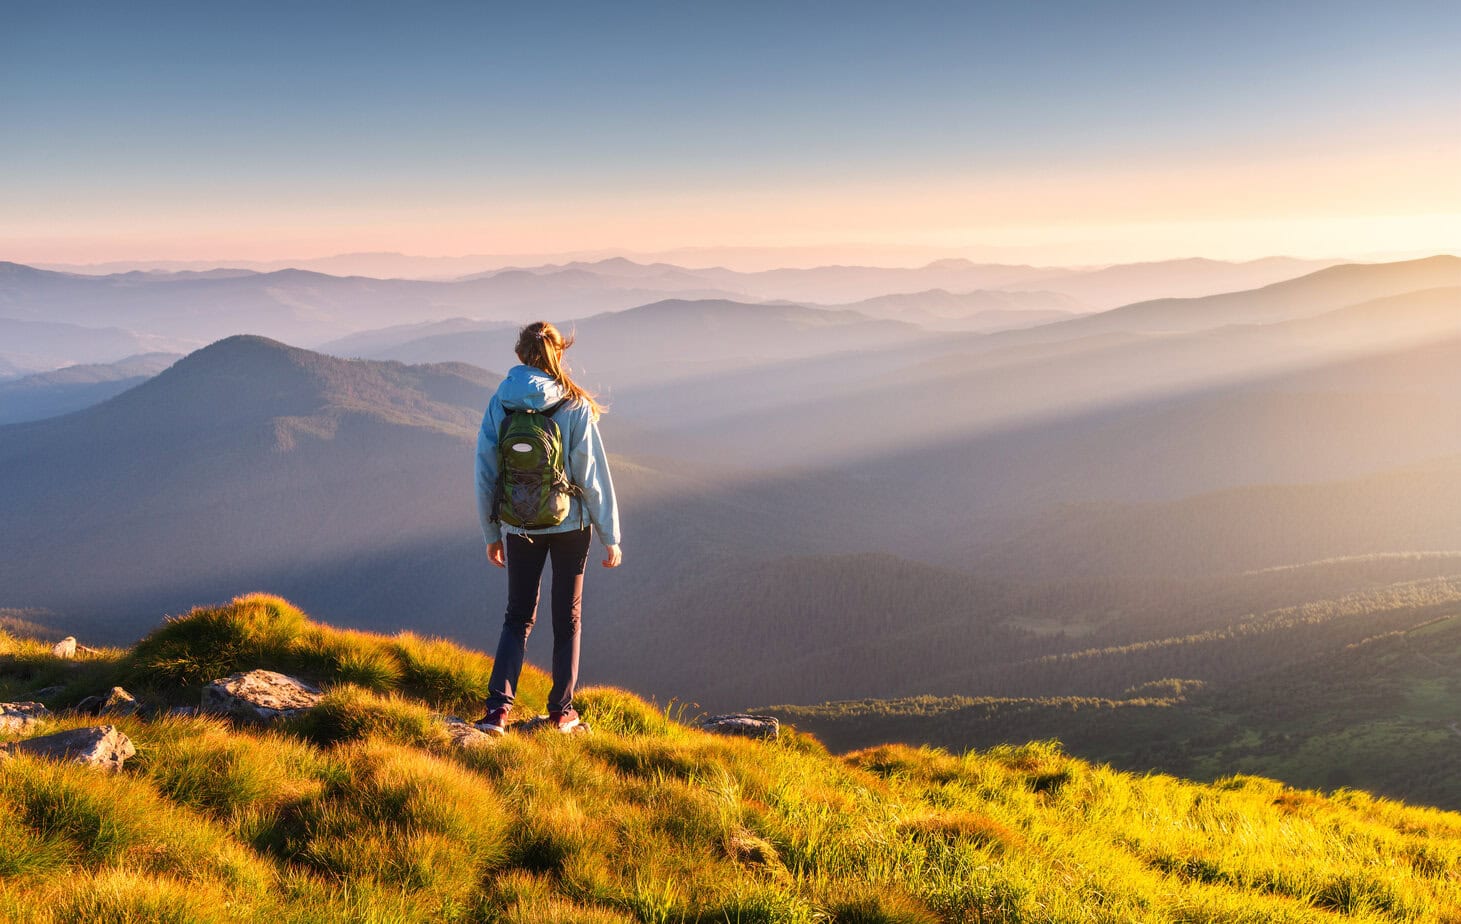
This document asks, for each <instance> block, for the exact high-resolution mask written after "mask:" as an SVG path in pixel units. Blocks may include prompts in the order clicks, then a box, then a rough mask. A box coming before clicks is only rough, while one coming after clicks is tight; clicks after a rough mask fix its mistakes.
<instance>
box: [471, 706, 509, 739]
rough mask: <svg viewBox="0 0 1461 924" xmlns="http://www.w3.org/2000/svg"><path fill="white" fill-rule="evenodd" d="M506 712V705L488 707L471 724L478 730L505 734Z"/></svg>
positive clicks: (490, 733)
mask: <svg viewBox="0 0 1461 924" xmlns="http://www.w3.org/2000/svg"><path fill="white" fill-rule="evenodd" d="M507 713H508V708H507V707H506V706H499V707H497V708H496V709H488V710H487V714H486V715H484V716H482V718H480V719H478V720H477V721H475V722H473V723H472V724H473V725H474V726H476V727H477V729H478V730H479V731H484V732H486V733H487V734H489V735H505V734H507Z"/></svg>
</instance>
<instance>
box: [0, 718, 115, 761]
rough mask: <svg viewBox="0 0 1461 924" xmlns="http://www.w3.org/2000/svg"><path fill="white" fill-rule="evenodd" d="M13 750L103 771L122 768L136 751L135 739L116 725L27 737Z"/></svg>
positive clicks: (13, 747)
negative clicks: (123, 732) (133, 743)
mask: <svg viewBox="0 0 1461 924" xmlns="http://www.w3.org/2000/svg"><path fill="white" fill-rule="evenodd" d="M10 749H11V750H12V751H13V752H14V753H17V754H31V755H34V756H36V757H44V758H48V759H50V760H69V761H73V762H75V763H78V764H86V765H87V766H90V767H97V768H98V769H101V770H120V769H121V768H122V764H123V763H125V762H126V760H127V758H129V757H131V756H132V755H133V754H136V753H137V749H136V748H135V747H133V746H132V740H131V739H130V738H128V737H127V736H126V735H124V734H122V732H121V731H119V730H118V729H117V728H116V726H113V725H99V726H97V727H95V728H73V729H71V730H70V731H63V732H56V733H55V734H53V735H41V736H40V737H38V738H27V739H26V740H24V741H17V742H16V743H15V744H12V745H11V746H10Z"/></svg>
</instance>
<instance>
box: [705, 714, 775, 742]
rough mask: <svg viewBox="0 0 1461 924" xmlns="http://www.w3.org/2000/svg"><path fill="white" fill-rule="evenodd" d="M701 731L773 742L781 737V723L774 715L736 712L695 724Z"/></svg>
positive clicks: (708, 717)
mask: <svg viewBox="0 0 1461 924" xmlns="http://www.w3.org/2000/svg"><path fill="white" fill-rule="evenodd" d="M697 724H698V725H699V726H700V728H701V730H702V731H708V732H710V733H712V734H716V735H730V736H732V737H736V738H763V739H767V740H775V739H776V738H779V737H780V736H781V722H780V721H778V720H777V718H776V716H774V715H751V714H750V713H746V712H736V713H732V714H730V715H712V716H706V717H705V718H703V719H701V720H700V721H699V722H698V723H697Z"/></svg>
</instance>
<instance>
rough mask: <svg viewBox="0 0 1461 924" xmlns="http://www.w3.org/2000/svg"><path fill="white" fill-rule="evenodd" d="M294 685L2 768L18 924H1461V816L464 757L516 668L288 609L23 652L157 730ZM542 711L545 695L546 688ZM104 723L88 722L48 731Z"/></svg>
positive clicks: (1163, 786) (865, 772)
mask: <svg viewBox="0 0 1461 924" xmlns="http://www.w3.org/2000/svg"><path fill="white" fill-rule="evenodd" d="M253 667H267V668H272V669H276V670H282V671H286V672H290V673H293V674H296V675H299V676H302V677H304V678H306V679H311V680H315V681H318V682H320V683H322V684H323V685H324V686H325V687H326V688H327V695H326V697H325V699H324V701H323V703H322V704H321V705H320V706H319V707H318V708H317V709H315V710H313V711H312V712H311V713H309V714H307V715H306V716H304V717H301V718H297V719H293V720H289V721H286V722H284V723H281V724H278V725H276V726H273V727H270V728H264V729H260V728H245V727H241V726H234V725H231V724H229V723H228V722H226V721H224V720H221V719H216V718H192V717H181V718H162V719H156V720H146V719H142V718H137V717H124V718H116V719H107V720H105V721H110V722H113V723H114V724H116V725H118V726H120V727H121V728H122V729H123V730H124V731H125V732H126V733H127V734H128V735H129V736H130V737H131V738H132V740H133V742H134V743H135V745H136V747H137V750H138V754H137V756H136V757H135V758H133V759H132V760H131V761H129V762H128V764H127V765H126V767H125V769H124V770H123V771H122V772H121V773H119V774H115V775H106V774H102V773H99V772H97V771H94V770H89V769H85V768H83V767H80V766H76V765H64V764H50V763H42V762H39V761H36V760H33V759H30V758H26V757H15V758H12V759H10V760H8V761H6V762H4V763H3V764H0V920H13V921H25V922H31V921H36V922H49V921H57V922H61V921H75V920H97V921H103V920H104V921H177V922H195V921H200V922H208V921H219V922H223V921H230V922H232V921H255V920H257V921H269V922H271V924H272V922H305V921H321V922H324V921H338V920H352V921H378V922H388V921H389V922H397V921H400V922H406V921H436V920H463V921H504V922H507V921H513V922H524V924H526V922H534V924H537V922H570V921H583V922H628V921H646V922H679V921H697V922H727V924H734V922H756V921H765V922H772V921H776V922H780V921H787V922H863V924H868V922H909V924H912V922H936V921H951V922H952V921H1010V922H1013V921H1072V922H1074V921H1110V922H1128V921H1190V922H1200V921H1212V922H1231V921H1252V922H1271V921H1336V920H1356V921H1417V922H1423V921H1434V922H1458V921H1461V910H1458V909H1461V815H1458V814H1455V813H1449V812H1443V811H1439V810H1433V809H1421V808H1414V807H1408V806H1405V805H1402V804H1399V803H1396V802H1391V801H1387V800H1384V799H1378V798H1375V797H1372V796H1370V795H1367V794H1366V793H1363V792H1358V791H1347V790H1345V791H1338V792H1333V793H1330V794H1327V795H1326V794H1323V793H1319V792H1309V791H1299V790H1294V789H1289V788H1286V787H1284V786H1283V785H1281V784H1278V783H1275V782H1273V781H1270V780H1265V779H1261V778H1257V777H1248V776H1233V777H1227V778H1223V779H1220V780H1217V781H1215V782H1213V783H1210V784H1196V783H1191V782H1185V781H1183V780H1180V779H1176V778H1173V777H1168V776H1155V775H1153V776H1135V775H1131V774H1126V773H1121V772H1117V771H1114V770H1112V769H1110V768H1108V767H1104V766H1097V765H1093V764H1089V763H1086V762H1083V761H1080V760H1076V759H1073V758H1070V757H1068V756H1065V755H1064V754H1062V753H1061V751H1060V749H1059V747H1058V746H1056V745H1055V744H1053V743H1033V744H1029V745H1025V746H1022V747H1009V746H1004V747H997V748H994V749H992V750H989V751H982V752H970V753H967V754H964V755H962V756H960V755H955V754H951V753H948V752H946V751H941V750H932V749H915V748H909V747H905V746H881V747H874V748H870V749H867V750H862V751H857V752H854V753H851V754H848V755H845V756H841V757H838V756H833V755H831V754H829V753H828V752H827V751H826V750H825V749H824V748H823V747H822V746H821V745H820V744H819V743H818V742H816V741H815V740H813V739H811V738H810V737H807V736H806V735H803V734H797V733H794V732H793V733H791V734H784V735H783V737H782V739H781V740H779V741H776V742H769V743H767V742H756V741H749V740H739V739H726V738H719V737H714V736H711V735H708V734H705V733H702V732H700V731H697V730H694V729H693V728H691V727H690V726H688V725H686V724H681V723H680V722H679V721H676V719H678V718H680V712H679V711H678V710H676V709H673V708H671V709H663V708H660V707H657V706H654V705H651V704H649V703H646V702H644V701H643V700H640V699H638V698H636V697H635V696H633V695H631V694H629V693H626V692H623V691H621V690H616V689H609V688H597V689H589V690H586V691H584V693H583V694H582V697H581V708H582V712H583V714H584V716H585V719H586V720H587V721H589V722H590V723H591V724H592V725H593V728H594V731H593V734H592V735H590V736H586V737H570V736H560V735H555V734H537V735H531V734H528V735H510V736H509V737H507V738H505V739H501V740H499V741H496V742H493V743H492V744H491V745H490V746H488V747H484V748H480V749H476V750H459V749H457V748H456V747H455V746H454V745H453V744H452V743H451V741H450V739H449V737H448V736H447V734H446V732H445V730H444V728H443V727H442V725H441V724H440V723H439V722H438V721H437V720H435V719H434V718H433V713H437V712H456V713H458V714H467V713H471V716H469V717H474V716H475V714H476V710H477V709H478V708H480V703H479V701H480V699H481V697H482V695H483V693H484V689H485V686H486V681H487V676H488V671H489V670H490V660H489V659H488V658H486V657H485V656H483V655H481V654H478V653H475V652H471V651H467V650H465V649H462V648H459V647H457V646H454V645H451V644H448V643H446V642H441V641H436V640H428V639H422V638H419V637H416V636H413V635H410V634H401V635H398V636H394V637H386V636H381V635H374V634H368V633H360V632H348V631H342V630H338V629H334V628H331V627H328V626H324V625H320V624H318V623H314V622H312V621H310V620H308V619H307V618H305V616H304V615H303V614H301V613H300V612H299V611H298V610H297V609H295V608H294V607H292V606H291V605H290V604H288V603H286V602H285V601H283V600H281V599H279V598H276V597H268V596H262V595H254V596H248V597H241V598H238V599H236V600H234V601H233V602H232V603H230V604H228V605H226V606H222V607H216V608H210V609H199V610H195V611H194V612H192V613H190V614H189V615H187V616H186V617H183V618H181V619H178V620H175V621H172V622H170V623H168V624H167V625H165V626H164V627H162V628H161V629H159V630H158V631H157V632H155V633H153V634H152V635H150V636H148V637H147V638H146V639H144V640H143V641H141V642H140V643H138V644H137V645H136V646H135V647H134V648H131V649H128V650H106V651H100V652H86V653H83V655H82V656H81V658H80V659H79V660H78V661H74V662H72V661H62V660H59V659H56V658H54V657H52V656H51V654H50V649H49V646H46V645H42V644H40V643H38V642H33V641H27V640H24V639H20V638H17V637H15V636H14V635H9V634H5V633H3V632H0V700H4V701H13V700H23V699H27V698H30V697H31V696H32V695H33V694H34V693H35V692H36V691H38V690H41V689H44V688H47V687H55V686H59V687H60V688H61V689H59V690H58V691H55V692H53V693H51V694H49V695H48V696H46V698H45V700H46V702H47V704H48V705H50V706H51V707H52V708H61V707H64V706H66V705H69V704H72V703H75V702H76V701H78V700H79V699H80V698H81V697H83V696H85V695H88V694H93V693H99V692H105V691H106V690H107V689H108V688H109V687H110V686H111V685H113V684H118V683H120V684H121V685H123V686H126V687H127V688H128V689H129V690H131V691H132V692H133V693H135V694H137V695H138V696H139V698H141V699H143V700H144V701H150V702H153V703H179V704H182V703H196V702H197V698H198V695H199V689H200V687H201V685H203V684H205V683H206V682H207V681H209V680H211V679H214V678H216V677H219V676H222V675H224V674H227V673H229V672H231V671H235V670H241V669H248V668H253ZM524 688H525V696H524V698H525V703H524V706H525V709H524V711H528V710H534V709H541V708H542V705H543V698H544V696H545V694H546V692H547V681H546V678H545V677H543V676H542V675H541V674H539V673H536V672H533V671H531V670H529V671H528V672H527V675H526V676H525V682H524ZM96 721H97V720H91V719H83V718H79V717H63V718H58V719H55V720H54V721H52V722H51V723H50V724H49V725H48V726H47V727H45V728H42V729H40V731H41V732H45V731H53V730H57V729H60V728H66V727H72V726H77V725H82V724H91V723H94V722H96Z"/></svg>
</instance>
